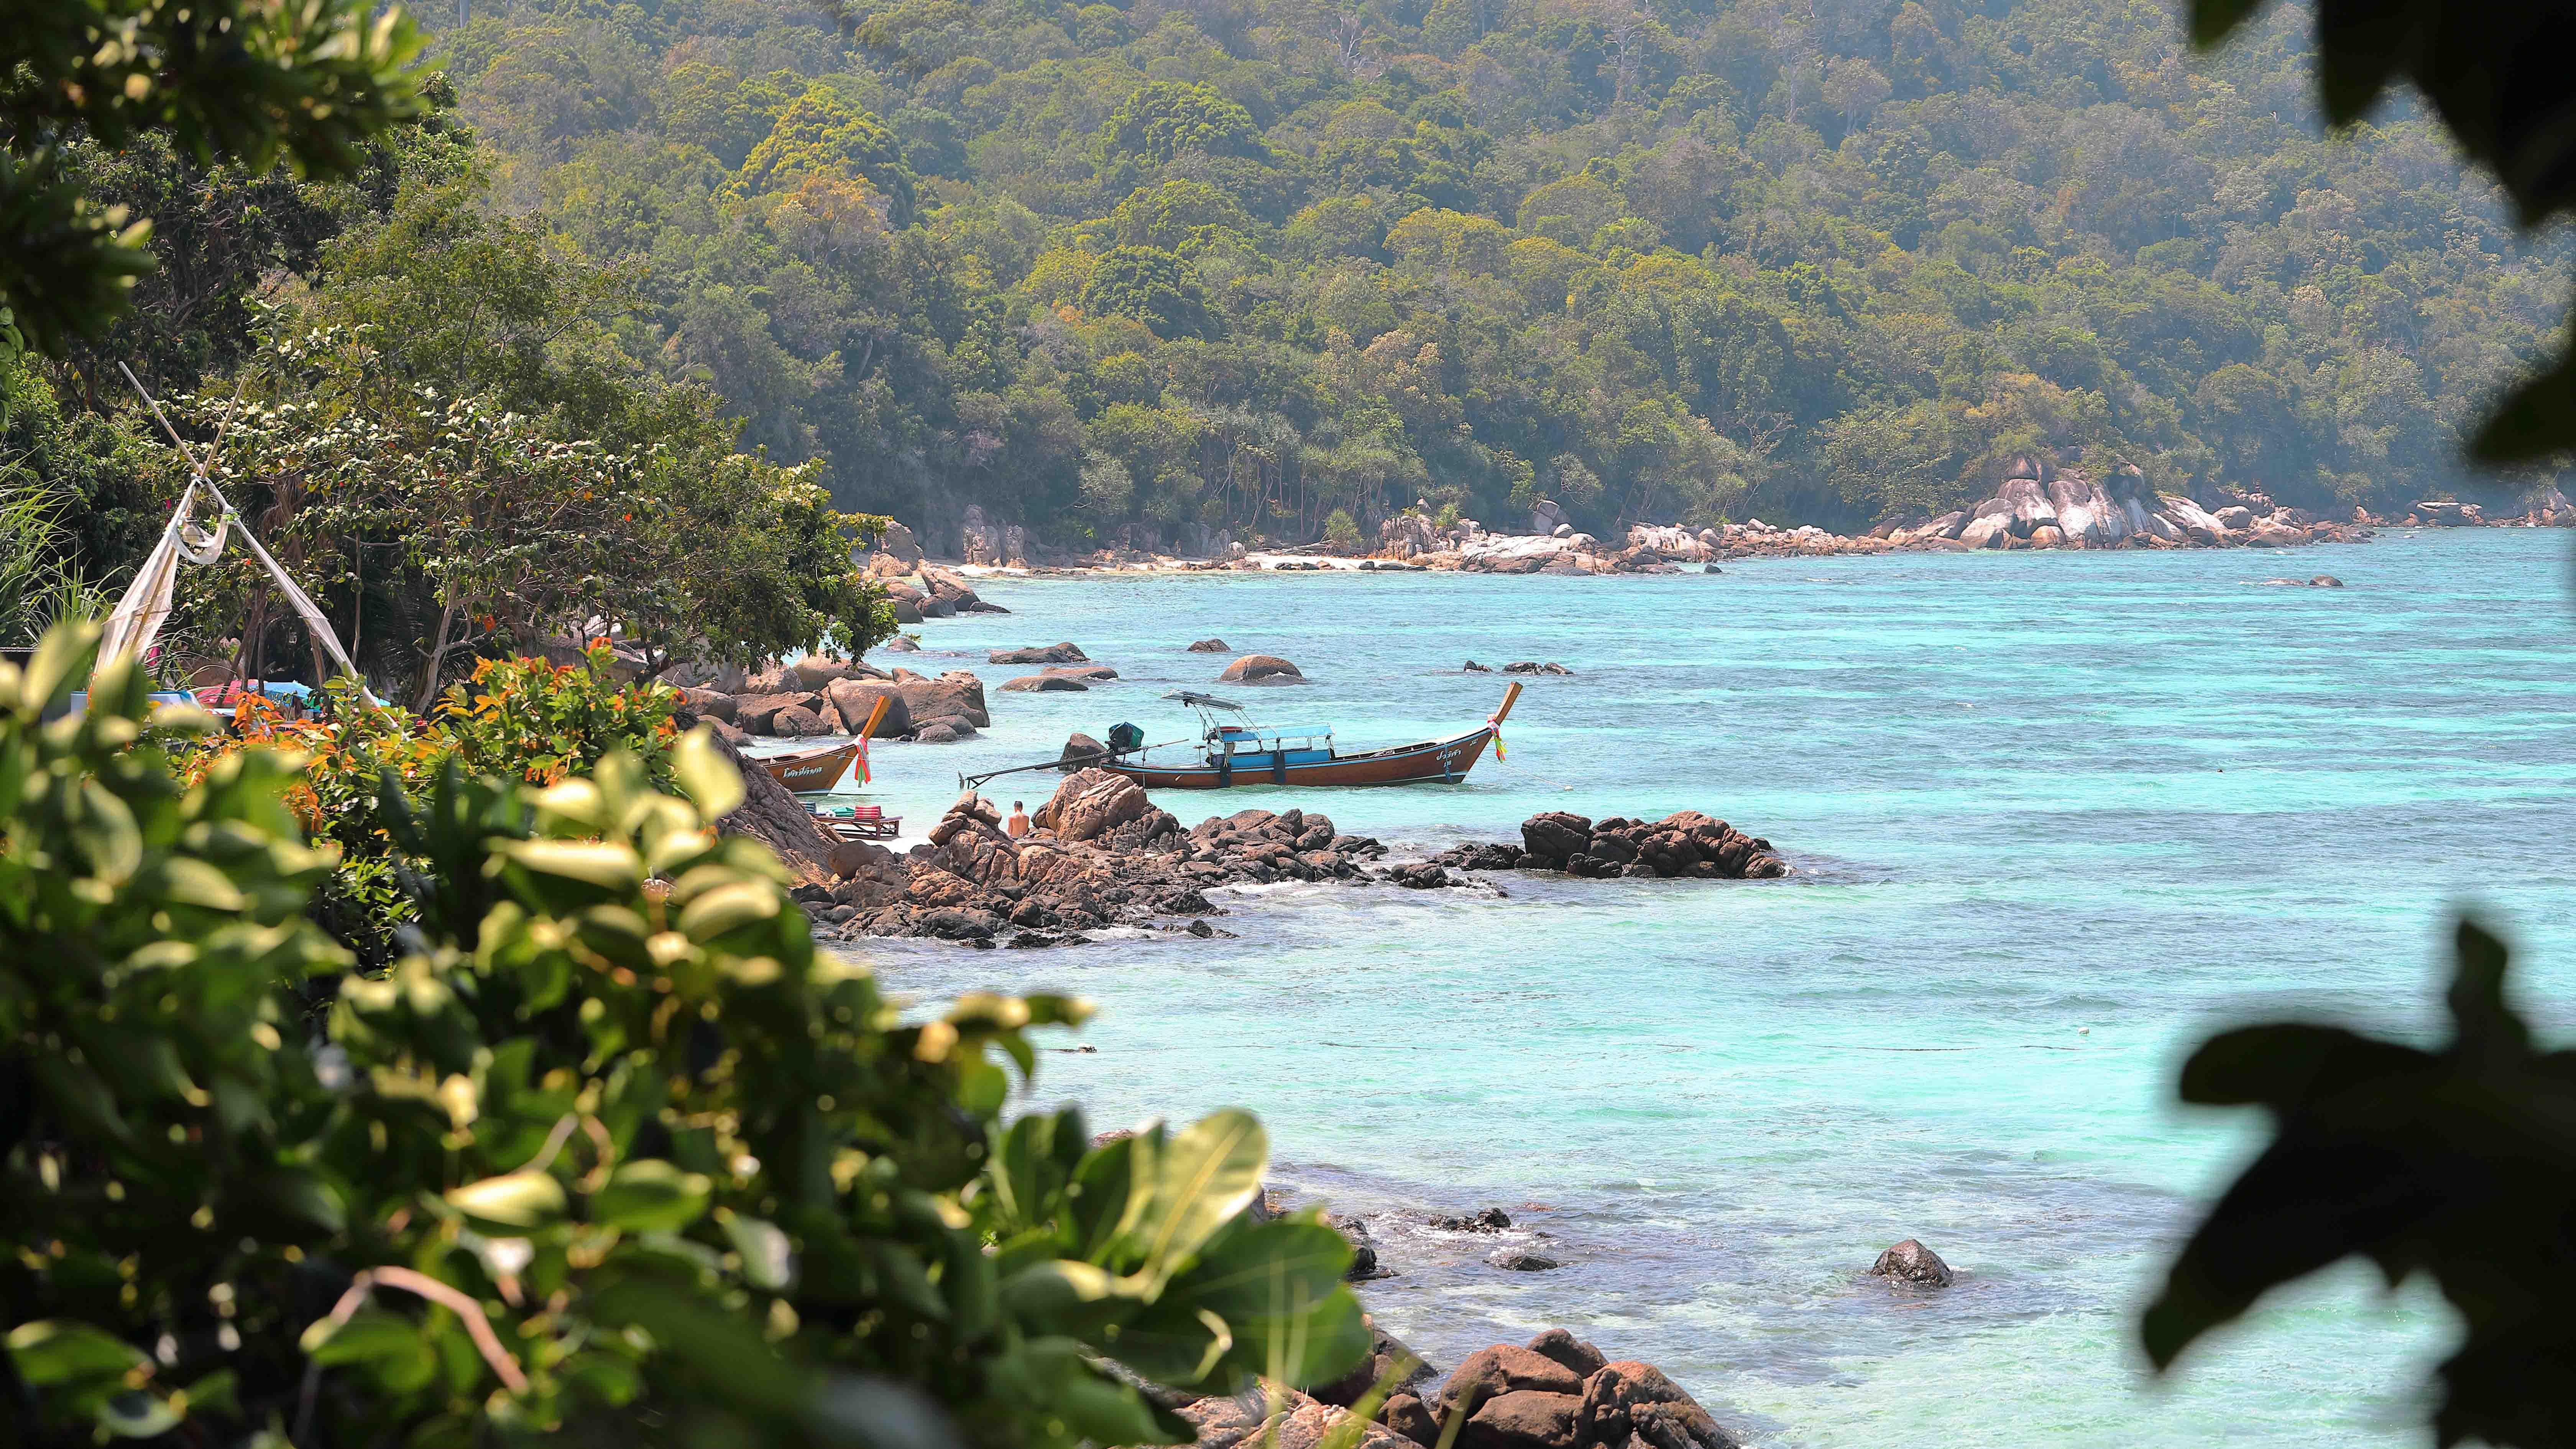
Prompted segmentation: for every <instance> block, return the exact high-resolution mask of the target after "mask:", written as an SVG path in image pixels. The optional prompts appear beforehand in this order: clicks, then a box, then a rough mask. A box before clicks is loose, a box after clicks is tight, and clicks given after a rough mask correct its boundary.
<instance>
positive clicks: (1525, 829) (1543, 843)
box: [1521, 810, 1592, 870]
mask: <svg viewBox="0 0 2576 1449" xmlns="http://www.w3.org/2000/svg"><path fill="white" fill-rule="evenodd" d="M1591 839H1592V822H1591V821H1590V820H1589V819H1587V818H1585V817H1583V816H1581V815H1571V814H1568V813H1566V812H1565V811H1562V810H1549V811H1545V812H1543V813H1541V814H1537V815H1533V816H1531V817H1530V818H1529V819H1527V820H1524V821H1522V822H1521V844H1522V846H1523V847H1524V848H1526V849H1527V851H1528V853H1529V858H1530V860H1531V861H1532V862H1534V863H1536V864H1540V865H1550V866H1554V867H1556V868H1557V869H1559V870H1562V869H1564V868H1565V862H1566V861H1567V860H1568V859H1569V858H1571V857H1573V856H1577V855H1580V854H1582V853H1583V847H1584V846H1585V845H1586V844H1587V843H1589V842H1590V841H1591Z"/></svg>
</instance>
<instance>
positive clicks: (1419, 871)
mask: <svg viewBox="0 0 2576 1449" xmlns="http://www.w3.org/2000/svg"><path fill="white" fill-rule="evenodd" d="M1386 878H1387V879H1388V880H1389V881H1392V882H1393V883H1395V884H1396V885H1400V886H1404V887H1406V888H1407V889H1410V890H1417V891H1427V890H1438V889H1439V888H1440V887H1442V886H1445V885H1447V884H1449V872H1447V871H1445V870H1442V869H1441V868H1440V862H1438V861H1436V860H1424V861H1416V862H1415V863H1413V864H1412V865H1400V866H1397V867H1396V868H1395V869H1393V870H1390V871H1388V872H1387V873H1386Z"/></svg>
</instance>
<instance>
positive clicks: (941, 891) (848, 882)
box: [798, 746, 1456, 946]
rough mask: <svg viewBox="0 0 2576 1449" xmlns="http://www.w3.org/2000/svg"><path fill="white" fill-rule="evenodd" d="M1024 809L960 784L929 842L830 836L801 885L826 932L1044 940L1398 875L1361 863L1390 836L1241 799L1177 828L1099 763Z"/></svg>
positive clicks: (1053, 941) (1067, 938) (1139, 788)
mask: <svg viewBox="0 0 2576 1449" xmlns="http://www.w3.org/2000/svg"><path fill="white" fill-rule="evenodd" d="M1068 748H1069V749H1070V746H1068ZM1031 819H1032V824H1033V825H1034V826H1035V827H1036V828H1035V829H1034V830H1032V831H1031V833H1030V834H1028V835H1026V836H1024V837H1021V838H1019V839H1016V840H1015V839H1013V838H1012V837H1011V836H1009V835H1008V834H1006V833H1005V832H1004V831H1003V830H1002V822H1001V816H1000V814H999V812H997V811H996V810H995V809H994V808H993V806H992V804H991V803H990V802H989V801H986V800H984V799H983V798H982V797H980V796H977V795H974V794H971V793H970V794H967V795H962V796H960V797H958V800H957V802H956V803H955V804H954V805H951V806H950V807H949V808H948V811H947V813H946V814H944V815H943V816H941V818H940V821H939V823H938V825H936V826H935V827H933V828H932V830H931V832H930V838H929V840H928V841H927V842H926V843H924V844H921V845H916V846H914V847H912V848H911V849H910V850H908V851H906V852H904V853H903V854H900V855H898V854H896V853H895V852H894V851H892V850H890V849H888V848H886V847H885V846H882V845H877V844H874V843H871V842H866V841H858V842H851V843H848V844H843V845H839V846H836V847H834V848H833V849H832V850H831V851H830V852H828V853H827V855H826V862H825V863H826V865H827V866H828V868H829V871H830V874H831V875H832V877H833V880H832V881H831V883H829V884H814V885H808V886H804V887H800V888H799V889H798V899H799V900H802V901H804V902H805V903H806V905H807V908H808V909H809V910H810V911H811V912H812V913H813V914H814V915H815V917H816V919H817V922H818V924H819V925H821V926H822V927H824V928H825V929H826V930H827V931H829V932H831V933H833V934H846V935H851V936H861V935H865V936H935V937H941V938H944V939H948V940H954V941H964V942H971V943H975V944H979V945H982V944H1007V945H1023V946H1048V945H1057V944H1062V943H1066V942H1071V941H1078V940H1080V939H1084V938H1083V937H1082V935H1081V933H1083V932H1086V931H1096V930H1100V929H1102V928H1104V927H1108V926H1114V925H1139V924H1146V923H1151V922H1156V921H1160V920H1165V919H1169V918H1175V917H1204V916H1209V915H1213V914H1215V913H1216V907H1215V906H1214V905H1213V904H1211V903H1210V902H1209V901H1208V899H1207V897H1206V895H1205V894H1203V892H1205V891H1206V890H1208V889H1209V888H1211V887H1214V886H1223V885H1246V884H1256V885H1257V884H1268V883H1270V882H1274V881H1283V880H1295V881H1318V882H1320V881H1340V882H1348V883H1353V884H1360V883H1368V882H1380V881H1386V880H1389V879H1390V878H1391V874H1392V873H1390V872H1386V871H1381V870H1374V869H1371V868H1370V867H1369V866H1368V865H1367V864H1366V862H1369V861H1372V860H1375V859H1377V858H1379V857H1381V856H1383V855H1384V854H1385V853H1386V847H1384V846H1383V845H1380V844H1379V843H1378V842H1377V841H1375V840H1372V839H1370V838H1369V837H1367V836H1362V835H1346V834H1343V833H1342V832H1341V831H1339V830H1337V829H1335V828H1334V825H1333V822H1332V821H1331V820H1330V819H1329V818H1327V817H1326V816H1324V815H1322V814H1319V813H1312V812H1307V811H1303V810H1289V811H1287V812H1285V813H1282V814H1275V815H1274V814H1272V813H1271V812H1270V811H1267V810H1240V811H1237V812H1235V813H1234V814H1232V815H1226V816H1211V817H1209V818H1208V819H1206V820H1203V821H1201V822H1200V823H1199V824H1198V825H1196V826H1194V827H1190V828H1187V829H1184V828H1183V827H1182V825H1181V823H1180V821H1179V820H1178V819H1177V818H1175V817H1174V816H1173V815H1172V813H1171V812H1170V811H1168V810H1164V809H1162V808H1160V807H1159V806H1157V805H1155V804H1154V802H1153V801H1152V800H1151V799H1149V798H1148V797H1147V796H1146V794H1145V791H1144V788H1143V787H1142V786H1140V785H1138V784H1137V783H1136V782H1135V781H1133V780H1130V779H1128V778H1126V777H1125V776H1123V775H1115V774H1111V773H1110V772H1108V771H1106V770H1099V769H1089V768H1085V769H1080V770H1077V771H1075V772H1074V773H1073V774H1071V775H1069V776H1067V777H1066V779H1065V781H1064V783H1063V784H1061V785H1059V786H1057V787H1056V791H1055V794H1054V795H1053V797H1051V798H1050V799H1049V800H1048V801H1047V802H1046V804H1045V805H1043V806H1041V807H1040V808H1039V809H1038V811H1037V813H1036V814H1035V815H1034V816H1033V817H1032V818H1031ZM1434 874H1435V875H1441V873H1440V872H1439V871H1438V870H1437V868H1436V867H1434ZM1404 883H1406V884H1413V883H1414V882H1410V881H1407V882H1404ZM1455 883H1456V882H1452V881H1450V880H1448V879H1447V878H1446V877H1445V875H1443V876H1442V878H1440V879H1438V880H1434V881H1432V882H1430V884H1434V885H1450V884H1455ZM1201 934H1206V933H1205V932H1201Z"/></svg>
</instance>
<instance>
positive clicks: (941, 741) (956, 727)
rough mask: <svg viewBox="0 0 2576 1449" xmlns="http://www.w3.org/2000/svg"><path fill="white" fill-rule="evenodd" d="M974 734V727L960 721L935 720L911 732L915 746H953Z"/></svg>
mask: <svg viewBox="0 0 2576 1449" xmlns="http://www.w3.org/2000/svg"><path fill="white" fill-rule="evenodd" d="M974 733H975V727H974V726H973V725H970V724H968V723H966V722H965V721H964V720H962V719H935V720H932V721H931V722H930V723H928V724H926V725H923V726H922V727H921V728H919V729H917V730H914V731H913V732H912V738H913V741H914V743H916V744H924V745H947V744H954V743H956V742H957V741H959V740H962V739H965V738H967V737H969V736H971V735H973V734H974Z"/></svg>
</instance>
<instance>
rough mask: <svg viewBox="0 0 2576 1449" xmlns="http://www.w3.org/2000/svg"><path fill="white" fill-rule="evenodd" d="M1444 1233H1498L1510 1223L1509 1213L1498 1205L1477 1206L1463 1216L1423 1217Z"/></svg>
mask: <svg viewBox="0 0 2576 1449" xmlns="http://www.w3.org/2000/svg"><path fill="white" fill-rule="evenodd" d="M1425 1221H1427V1222H1429V1223H1430V1225H1431V1226H1433V1227H1435V1228H1438V1229H1439V1230H1440V1231H1442V1232H1444V1233H1499V1232H1501V1231H1502V1230H1503V1229H1505V1228H1508V1227H1510V1226H1511V1225H1512V1217H1511V1214H1509V1213H1507V1212H1504V1211H1503V1210H1502V1209H1501V1208H1498V1207H1489V1208H1478V1209H1477V1210H1476V1211H1474V1212H1472V1213H1469V1214H1468V1215H1467V1216H1465V1217H1463V1218H1448V1217H1432V1218H1428V1219H1425Z"/></svg>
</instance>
